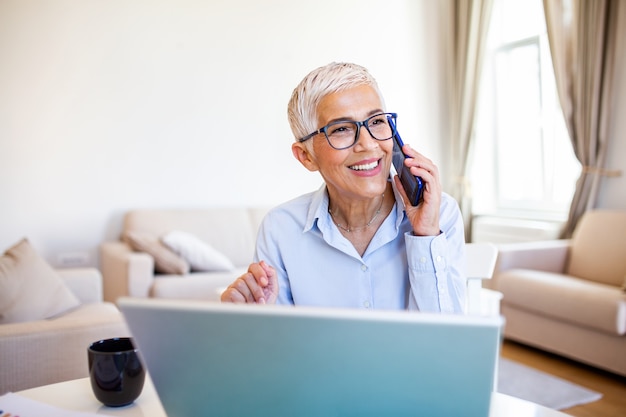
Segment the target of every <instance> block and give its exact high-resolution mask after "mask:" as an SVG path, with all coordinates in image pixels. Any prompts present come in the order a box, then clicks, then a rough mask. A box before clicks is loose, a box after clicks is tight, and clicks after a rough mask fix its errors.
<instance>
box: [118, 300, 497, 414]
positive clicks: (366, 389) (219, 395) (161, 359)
mask: <svg viewBox="0 0 626 417" xmlns="http://www.w3.org/2000/svg"><path fill="white" fill-rule="evenodd" d="M119 306H120V309H121V310H122V312H123V314H124V316H125V317H126V321H127V323H128V326H129V328H130V330H131V333H132V335H133V337H134V338H135V341H136V343H137V347H138V348H139V351H140V353H141V355H142V358H143V361H144V364H145V366H146V367H147V369H148V372H149V374H150V377H151V378H152V381H153V383H154V386H155V389H156V391H157V393H158V395H159V398H160V400H161V403H162V404H163V407H164V409H165V411H166V412H167V414H168V415H169V416H174V417H197V416H273V417H280V416H290V417H292V416H299V417H300V416H324V417H327V416H376V417H380V416H415V415H426V416H429V417H433V416H487V415H488V414H489V406H490V399H491V392H492V389H493V387H494V378H495V367H496V362H497V357H498V354H499V349H500V342H501V340H500V329H501V326H502V324H503V320H502V318H501V317H470V316H457V315H435V314H427V313H415V312H412V313H411V312H405V311H397V312H391V311H360V310H339V309H322V308H308V307H306V308H305V307H285V306H267V305H265V306H257V305H234V304H219V303H208V302H197V301H173V300H157V299H131V298H124V299H120V301H119Z"/></svg>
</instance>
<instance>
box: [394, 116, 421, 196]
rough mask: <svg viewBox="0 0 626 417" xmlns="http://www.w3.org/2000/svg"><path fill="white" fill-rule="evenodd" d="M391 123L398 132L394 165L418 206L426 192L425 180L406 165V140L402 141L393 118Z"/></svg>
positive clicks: (395, 135)
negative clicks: (404, 150) (412, 172)
mask: <svg viewBox="0 0 626 417" xmlns="http://www.w3.org/2000/svg"><path fill="white" fill-rule="evenodd" d="M389 123H390V124H391V127H392V128H393V130H394V131H395V132H396V133H395V134H394V135H393V156H392V162H393V166H394V168H395V169H396V172H397V173H398V177H399V178H400V182H401V183H402V188H404V191H405V192H406V195H407V196H408V197H409V201H410V202H411V205H413V206H417V205H418V204H419V203H420V201H422V194H423V193H424V181H422V179H421V178H420V177H416V176H415V175H413V174H411V171H409V168H408V167H407V166H406V165H404V159H405V158H408V156H406V155H405V154H404V152H402V147H403V146H404V142H402V138H400V134H399V133H398V129H397V128H396V126H395V124H394V123H393V120H392V119H391V118H389Z"/></svg>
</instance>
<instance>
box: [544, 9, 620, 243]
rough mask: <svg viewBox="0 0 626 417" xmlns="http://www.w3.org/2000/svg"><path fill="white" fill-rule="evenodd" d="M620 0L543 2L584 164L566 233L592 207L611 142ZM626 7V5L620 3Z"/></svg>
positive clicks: (576, 150) (574, 142)
mask: <svg viewBox="0 0 626 417" xmlns="http://www.w3.org/2000/svg"><path fill="white" fill-rule="evenodd" d="M620 3H623V1H621V0H593V1H590V0H544V10H545V15H546V25H547V29H548V39H549V42H550V51H551V54H552V61H553V65H554V72H555V77H556V83H557V90H558V94H559V100H560V102H561V107H562V109H563V113H564V116H565V122H566V124H567V129H568V132H569V135H570V138H571V141H572V146H573V148H574V153H575V154H576V157H577V158H578V160H579V161H580V163H581V164H582V166H583V169H582V172H581V174H580V177H579V179H578V182H577V183H576V191H575V193H574V197H573V199H572V204H571V206H570V212H569V218H568V221H567V223H566V225H565V228H564V230H563V235H562V237H564V238H567V237H570V236H571V234H572V232H573V230H574V228H575V226H576V223H577V222H578V219H579V218H580V216H581V215H582V214H583V213H584V212H585V211H587V210H589V209H591V208H594V206H595V203H596V197H597V193H598V187H599V183H600V180H601V179H602V178H604V177H605V176H607V175H608V176H610V175H615V174H616V173H615V172H612V171H607V170H606V169H605V167H604V165H605V158H606V150H607V144H608V140H609V136H608V125H609V121H610V120H611V117H617V116H618V115H615V114H612V113H611V102H612V97H611V94H612V90H613V88H612V83H613V78H612V77H613V66H614V60H615V54H616V42H617V25H616V19H617V16H618V12H617V8H618V7H620ZM622 7H624V5H623V4H622Z"/></svg>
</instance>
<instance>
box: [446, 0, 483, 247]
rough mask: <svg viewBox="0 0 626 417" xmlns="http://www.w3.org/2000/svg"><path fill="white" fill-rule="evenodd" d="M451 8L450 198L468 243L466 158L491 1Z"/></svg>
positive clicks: (455, 2) (471, 0) (459, 0)
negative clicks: (453, 183)
mask: <svg viewBox="0 0 626 417" xmlns="http://www.w3.org/2000/svg"><path fill="white" fill-rule="evenodd" d="M450 6H451V7H450V9H449V14H448V18H449V23H450V27H451V29H452V36H450V44H449V45H448V50H449V52H450V58H449V61H448V62H449V63H450V65H449V67H448V68H449V69H450V74H449V75H448V77H449V78H448V79H449V84H450V86H451V89H450V92H451V97H450V103H451V109H450V120H451V122H450V123H451V127H450V129H451V135H452V136H451V143H452V158H451V160H452V164H453V165H452V166H453V170H454V172H455V173H456V175H457V181H456V187H455V189H454V190H452V195H453V196H454V197H455V198H456V200H457V201H458V202H459V205H460V207H461V212H462V213H463V219H464V221H465V236H466V239H469V238H470V226H471V198H472V196H471V184H470V183H469V180H468V179H467V169H468V158H469V155H470V150H471V142H472V135H473V130H474V115H475V113H476V105H477V104H476V103H477V100H478V91H479V84H480V77H481V69H482V63H483V56H484V53H485V48H486V39H487V32H488V29H489V19H490V16H491V10H492V7H493V0H451V2H450Z"/></svg>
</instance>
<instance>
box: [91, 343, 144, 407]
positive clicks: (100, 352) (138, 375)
mask: <svg viewBox="0 0 626 417" xmlns="http://www.w3.org/2000/svg"><path fill="white" fill-rule="evenodd" d="M87 355H88V359H89V379H90V380H91V388H92V389H93V393H94V395H95V396H96V398H97V399H98V400H99V401H100V402H101V403H103V404H104V405H106V406H109V407H120V406H123V405H128V404H131V403H132V402H133V401H135V400H136V399H137V397H139V394H141V390H142V389H143V383H144V380H145V378H146V372H145V370H144V368H143V366H142V364H141V360H140V359H139V355H138V354H137V349H135V346H134V345H133V341H132V338H130V337H118V338H114V339H105V340H100V341H97V342H94V343H92V344H91V345H90V346H89V349H88V350H87Z"/></svg>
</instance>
